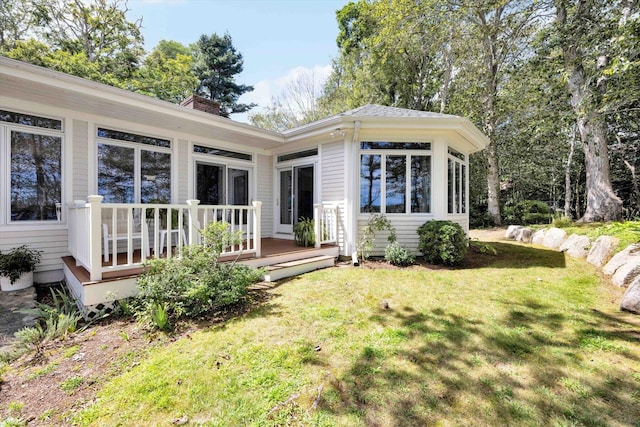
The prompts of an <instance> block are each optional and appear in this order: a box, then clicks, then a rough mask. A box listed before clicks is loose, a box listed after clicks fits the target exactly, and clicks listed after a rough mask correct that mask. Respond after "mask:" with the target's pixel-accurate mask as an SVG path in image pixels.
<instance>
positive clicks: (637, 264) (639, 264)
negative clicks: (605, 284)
mask: <svg viewBox="0 0 640 427" xmlns="http://www.w3.org/2000/svg"><path fill="white" fill-rule="evenodd" d="M638 277H640V257H634V258H631V259H629V261H627V262H626V263H624V264H622V265H621V266H620V268H618V269H617V270H616V272H615V273H614V274H613V277H612V278H611V283H613V284H614V285H616V286H620V287H623V288H626V287H627V286H629V285H630V284H631V282H633V281H634V280H635V279H636V278H638Z"/></svg>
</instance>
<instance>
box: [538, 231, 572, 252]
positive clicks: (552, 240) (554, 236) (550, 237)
mask: <svg viewBox="0 0 640 427" xmlns="http://www.w3.org/2000/svg"><path fill="white" fill-rule="evenodd" d="M566 239H567V232H566V231H564V230H561V229H559V228H555V227H554V228H550V229H549V230H548V231H547V232H546V233H545V234H544V239H543V240H542V246H546V247H547V248H550V249H558V248H559V247H560V245H562V244H563V243H564V241H565V240H566Z"/></svg>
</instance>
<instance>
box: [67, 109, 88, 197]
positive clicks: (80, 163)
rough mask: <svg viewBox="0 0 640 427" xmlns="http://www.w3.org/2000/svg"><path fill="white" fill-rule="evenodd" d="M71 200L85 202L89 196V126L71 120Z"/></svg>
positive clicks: (82, 122)
mask: <svg viewBox="0 0 640 427" xmlns="http://www.w3.org/2000/svg"><path fill="white" fill-rule="evenodd" d="M71 146H72V147H73V148H72V150H71V151H72V153H71V156H72V158H73V171H72V174H73V178H72V187H73V197H72V199H73V200H86V198H87V196H88V195H89V124H88V123H87V122H86V121H84V120H73V142H72V144H71Z"/></svg>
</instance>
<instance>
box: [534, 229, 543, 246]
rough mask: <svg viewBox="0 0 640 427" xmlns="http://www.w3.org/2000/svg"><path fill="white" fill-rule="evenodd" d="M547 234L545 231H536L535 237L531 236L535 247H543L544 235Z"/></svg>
mask: <svg viewBox="0 0 640 427" xmlns="http://www.w3.org/2000/svg"><path fill="white" fill-rule="evenodd" d="M546 233H547V230H545V229H542V230H538V231H536V232H535V233H533V236H531V243H533V244H534V245H541V244H542V242H543V241H544V235H545V234H546Z"/></svg>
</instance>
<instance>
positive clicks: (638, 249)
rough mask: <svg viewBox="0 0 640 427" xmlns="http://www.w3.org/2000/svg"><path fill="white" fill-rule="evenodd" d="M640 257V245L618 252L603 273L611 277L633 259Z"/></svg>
mask: <svg viewBox="0 0 640 427" xmlns="http://www.w3.org/2000/svg"><path fill="white" fill-rule="evenodd" d="M637 257H640V243H635V244H633V245H629V246H627V247H626V248H624V250H622V251H620V252H618V253H617V254H615V255H614V256H613V258H611V259H610V260H609V262H608V263H607V264H606V265H605V266H604V268H603V269H602V272H603V273H604V274H606V275H607V276H611V275H612V274H614V273H615V272H616V270H617V269H619V268H620V267H622V266H623V265H624V264H626V263H627V262H629V260H630V259H631V258H637Z"/></svg>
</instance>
